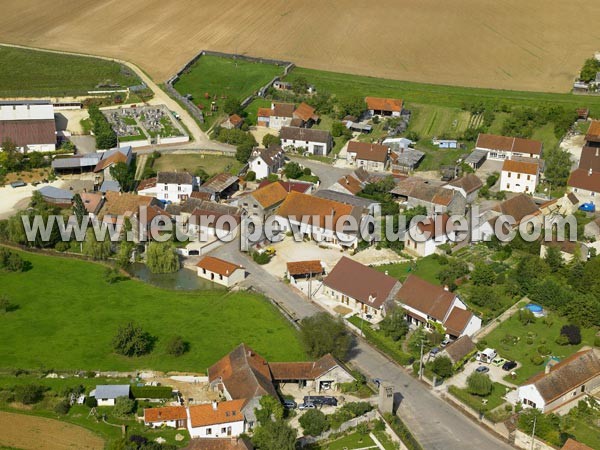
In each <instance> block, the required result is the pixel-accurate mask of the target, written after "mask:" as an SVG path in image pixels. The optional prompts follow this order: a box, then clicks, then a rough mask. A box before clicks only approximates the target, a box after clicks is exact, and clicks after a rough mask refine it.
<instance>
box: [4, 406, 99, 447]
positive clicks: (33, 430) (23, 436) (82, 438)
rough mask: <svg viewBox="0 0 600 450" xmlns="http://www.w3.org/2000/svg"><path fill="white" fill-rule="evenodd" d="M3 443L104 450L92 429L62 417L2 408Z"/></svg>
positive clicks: (10, 445)
mask: <svg viewBox="0 0 600 450" xmlns="http://www.w3.org/2000/svg"><path fill="white" fill-rule="evenodd" d="M0 430H1V431H0V446H8V447H15V448H20V449H23V450H38V449H40V448H43V449H44V450H67V449H74V450H75V449H76V450H101V449H103V448H104V441H103V440H102V439H101V438H100V437H98V436H96V435H95V434H94V433H92V432H91V431H88V430H86V429H85V428H81V427H78V426H75V425H71V424H69V423H65V422H61V421H59V420H53V419H46V418H44V417H36V416H29V415H25V414H13V413H9V412H4V411H0Z"/></svg>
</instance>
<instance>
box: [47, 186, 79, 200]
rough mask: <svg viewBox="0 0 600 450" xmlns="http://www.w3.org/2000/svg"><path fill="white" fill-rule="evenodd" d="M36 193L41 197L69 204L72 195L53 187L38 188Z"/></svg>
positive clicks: (69, 192)
mask: <svg viewBox="0 0 600 450" xmlns="http://www.w3.org/2000/svg"><path fill="white" fill-rule="evenodd" d="M38 191H39V193H40V194H42V196H44V197H47V198H51V199H55V200H65V201H68V202H70V201H71V200H72V199H73V193H72V192H71V191H67V190H66V189H59V188H57V187H54V186H44V187H42V188H39V189H38Z"/></svg>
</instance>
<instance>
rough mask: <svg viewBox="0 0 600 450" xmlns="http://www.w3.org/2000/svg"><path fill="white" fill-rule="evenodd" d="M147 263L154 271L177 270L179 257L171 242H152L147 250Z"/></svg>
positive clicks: (169, 271) (166, 271) (168, 271)
mask: <svg viewBox="0 0 600 450" xmlns="http://www.w3.org/2000/svg"><path fill="white" fill-rule="evenodd" d="M146 265H147V266H148V269H150V271H151V272H152V273H171V272H177V271H178V270H179V268H180V264H179V257H178V256H177V253H175V249H174V248H173V244H172V243H171V242H151V243H150V245H148V251H147V252H146Z"/></svg>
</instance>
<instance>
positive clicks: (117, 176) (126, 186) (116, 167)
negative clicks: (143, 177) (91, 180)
mask: <svg viewBox="0 0 600 450" xmlns="http://www.w3.org/2000/svg"><path fill="white" fill-rule="evenodd" d="M131 167H133V166H128V165H127V164H126V163H124V162H118V163H116V164H113V165H112V166H110V169H108V170H109V172H110V176H111V177H113V179H114V180H116V181H117V182H118V183H119V185H120V186H121V189H123V190H124V191H129V190H131V187H132V184H133V177H134V174H133V171H132V170H131Z"/></svg>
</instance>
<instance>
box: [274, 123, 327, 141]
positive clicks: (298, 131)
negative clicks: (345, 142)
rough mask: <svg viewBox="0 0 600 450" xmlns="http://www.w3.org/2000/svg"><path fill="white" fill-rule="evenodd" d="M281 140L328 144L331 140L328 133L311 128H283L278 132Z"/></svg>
mask: <svg viewBox="0 0 600 450" xmlns="http://www.w3.org/2000/svg"><path fill="white" fill-rule="evenodd" d="M279 137H280V138H281V139H292V140H296V141H309V142H321V143H328V142H329V141H330V140H331V135H330V134H329V131H325V130H316V129H313V128H298V127H283V128H282V129H281V131H280V132H279Z"/></svg>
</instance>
